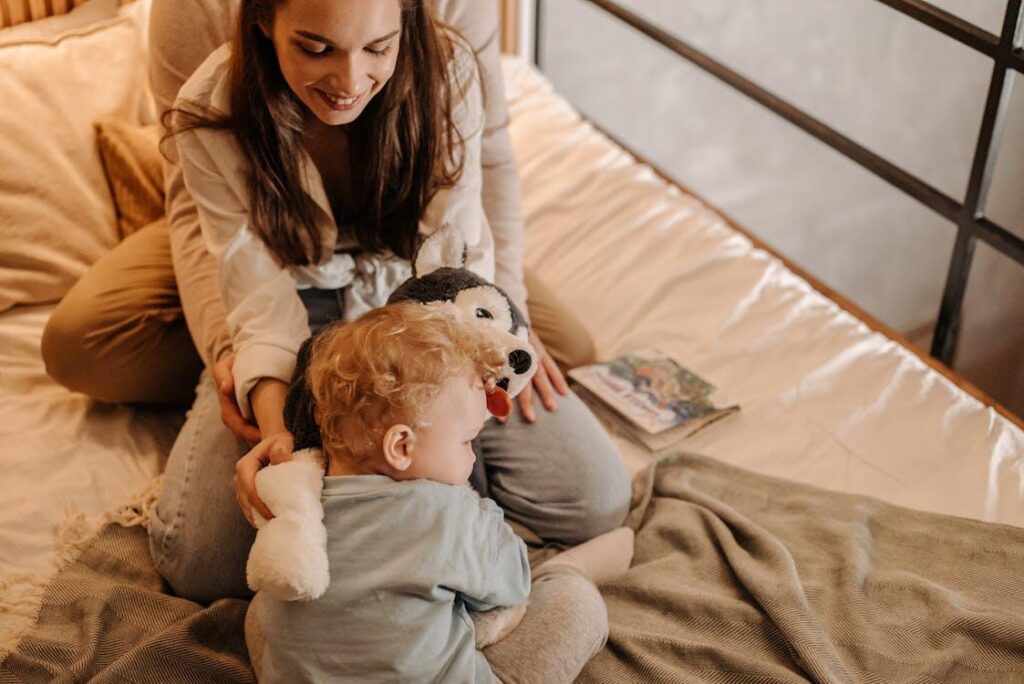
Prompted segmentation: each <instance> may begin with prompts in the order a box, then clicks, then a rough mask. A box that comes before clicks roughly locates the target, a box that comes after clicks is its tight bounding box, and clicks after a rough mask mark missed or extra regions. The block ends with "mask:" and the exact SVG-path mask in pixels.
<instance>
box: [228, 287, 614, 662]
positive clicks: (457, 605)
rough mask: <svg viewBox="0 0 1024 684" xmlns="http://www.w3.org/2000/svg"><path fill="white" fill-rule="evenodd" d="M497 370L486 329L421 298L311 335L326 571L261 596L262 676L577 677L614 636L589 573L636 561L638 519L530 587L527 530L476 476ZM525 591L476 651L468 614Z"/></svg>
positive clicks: (251, 627)
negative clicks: (506, 626) (294, 590)
mask: <svg viewBox="0 0 1024 684" xmlns="http://www.w3.org/2000/svg"><path fill="white" fill-rule="evenodd" d="M501 366H502V359H501V358H500V356H498V353H497V352H496V351H495V350H494V349H493V348H491V347H490V346H489V345H488V341H487V337H486V335H485V334H483V333H481V332H479V331H477V330H476V329H475V328H474V327H472V326H459V325H458V324H456V323H455V322H454V321H453V320H451V319H450V318H449V317H447V316H445V315H443V314H440V313H437V312H435V311H432V310H431V309H429V308H427V307H424V306H423V305H421V304H418V303H407V304H396V305H391V306H387V307H384V308H381V309H377V310H375V311H371V312H370V313H368V314H366V315H365V316H363V317H362V318H360V319H358V320H357V321H354V322H352V323H349V324H346V325H342V326H337V327H335V328H334V329H332V330H331V331H329V332H327V333H325V334H324V335H323V336H322V337H321V338H320V339H319V340H318V341H317V343H316V344H315V346H314V349H313V353H312V356H311V360H310V365H309V371H308V373H309V379H310V385H311V389H312V392H313V395H314V397H315V400H316V405H317V412H316V418H317V422H318V423H319V425H320V428H321V437H322V441H323V448H324V454H325V456H326V458H327V475H326V477H325V479H324V487H323V493H322V503H323V508H324V524H325V525H326V527H327V553H328V558H329V562H330V571H331V572H330V574H331V584H330V586H329V587H328V589H327V592H326V593H325V594H324V595H323V596H322V597H321V598H319V599H317V600H315V601H310V602H285V601H278V600H275V599H272V598H269V597H264V596H262V595H257V597H256V599H254V601H253V604H252V606H251V607H250V615H249V616H247V619H246V630H247V641H248V642H249V643H250V650H251V655H252V658H253V663H254V667H255V668H256V670H257V672H258V673H259V674H260V677H261V680H263V681H281V682H298V681H328V680H337V681H346V682H350V681H351V682H370V681H373V682H376V681H382V682H383V681H388V682H392V681H409V682H432V681H438V682H493V681H495V678H496V677H497V678H500V679H499V680H500V681H505V682H509V681H529V682H548V681H552V682H555V681H566V682H568V681H572V680H573V679H575V677H576V675H578V674H579V672H580V670H582V668H583V666H584V665H585V664H586V662H587V661H588V660H589V659H590V658H591V657H592V656H593V655H594V654H595V653H596V652H597V651H598V650H599V649H600V648H601V647H602V646H603V645H604V642H605V640H606V638H607V614H606V611H605V607H604V603H603V601H602V600H601V597H600V594H598V592H597V590H596V588H595V587H594V584H593V581H599V580H600V579H603V578H604V577H606V576H610V575H614V574H616V573H617V572H622V571H624V570H625V569H626V568H628V566H629V560H630V558H631V556H632V533H631V531H629V530H616V531H613V532H611V533H608V534H607V535H602V536H601V537H598V538H597V539H595V540H591V541H590V542H587V544H584V545H582V546H580V547H576V548H575V549H573V550H571V551H569V552H566V553H564V554H561V555H560V556H556V557H555V558H553V559H551V560H549V561H547V562H546V563H544V564H542V565H541V566H540V567H538V569H537V571H536V573H535V574H534V579H533V588H532V591H531V577H530V567H529V564H528V561H527V556H526V547H525V545H524V544H523V542H522V540H520V539H519V538H518V537H517V536H516V535H515V533H514V532H513V531H512V529H511V528H510V527H509V526H508V525H507V524H506V523H505V521H504V516H503V514H502V511H501V509H499V508H498V507H497V505H496V504H495V503H494V502H493V501H491V500H490V499H482V498H480V497H479V496H478V495H477V494H476V493H475V492H473V490H472V489H470V488H469V487H468V486H466V482H467V480H468V478H469V475H470V473H471V471H472V468H473V464H474V461H475V458H476V457H475V455H474V453H473V449H472V444H471V443H472V441H473V439H474V438H475V437H476V436H477V434H478V433H479V432H480V429H481V428H482V427H483V424H484V421H485V420H486V418H487V399H486V391H487V389H488V388H489V385H490V384H491V383H492V382H493V380H492V379H493V378H494V376H495V375H496V373H497V372H498V370H499V369H500V368H501ZM528 595H529V598H530V603H529V609H528V610H527V611H526V613H525V616H524V617H523V619H522V622H521V623H520V624H519V626H518V627H516V629H515V630H514V631H512V633H511V634H510V635H508V636H507V637H506V638H504V639H503V640H501V641H499V642H498V643H496V644H494V645H493V646H489V647H488V648H486V649H484V650H483V651H479V650H477V648H476V646H475V639H474V627H473V622H472V621H471V619H470V617H469V614H468V611H469V610H472V611H488V610H490V609H493V608H496V607H499V606H515V605H519V604H522V603H523V602H524V601H526V599H527V596H528ZM259 632H262V635H260V634H258V633H259ZM262 638H265V644H261V643H259V642H260V641H261V640H262ZM261 649H262V652H261Z"/></svg>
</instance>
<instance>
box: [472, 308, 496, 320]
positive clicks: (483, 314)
mask: <svg viewBox="0 0 1024 684" xmlns="http://www.w3.org/2000/svg"><path fill="white" fill-rule="evenodd" d="M476 317H477V318H489V319H491V320H493V319H494V316H492V315H491V312H490V311H488V310H487V309H477V310H476Z"/></svg>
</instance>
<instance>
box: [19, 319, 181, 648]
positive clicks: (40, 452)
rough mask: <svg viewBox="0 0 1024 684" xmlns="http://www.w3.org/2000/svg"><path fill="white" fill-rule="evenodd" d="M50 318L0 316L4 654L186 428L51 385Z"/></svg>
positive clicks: (176, 419)
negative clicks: (81, 550) (70, 564)
mask: <svg viewBox="0 0 1024 684" xmlns="http://www.w3.org/2000/svg"><path fill="white" fill-rule="evenodd" d="M52 311H53V305H44V306H35V307H16V308H14V309H12V310H10V311H6V312H4V313H3V314H2V315H0V465H2V469H3V470H2V474H0V501H2V502H3V505H2V506H0V652H2V646H3V644H4V643H6V642H7V641H8V639H10V638H13V637H14V636H15V635H16V634H17V632H18V631H20V630H21V629H23V628H24V627H25V626H26V624H27V623H28V622H29V621H30V619H31V617H32V615H33V614H34V606H35V605H37V604H38V601H39V597H40V596H41V590H42V588H43V586H44V584H45V581H46V580H47V579H48V578H49V577H50V576H51V575H53V573H54V572H56V570H57V568H58V566H59V564H60V563H61V562H62V558H63V557H65V556H66V554H68V553H73V552H74V550H75V543H76V542H79V541H82V540H83V539H86V538H88V537H89V536H90V535H91V534H92V533H94V532H95V531H96V529H98V527H99V526H100V525H101V524H102V522H103V520H104V515H105V514H106V513H107V512H109V511H112V510H114V509H116V508H117V507H119V506H121V505H122V504H124V503H126V502H128V501H131V500H133V499H134V498H135V497H136V495H137V494H138V493H139V492H140V491H141V490H143V489H144V488H145V487H146V486H147V485H148V484H149V483H150V482H151V481H152V480H153V478H154V477H156V475H158V474H159V473H160V471H161V470H162V469H163V464H164V461H165V459H166V454H167V452H168V451H169V450H170V445H171V443H172V442H173V439H174V435H175V434H176V433H177V429H178V425H179V424H180V421H181V414H180V413H179V412H154V411H141V410H136V409H132V408H129V407H125V406H113V405H109V404H101V403H98V402H94V401H91V400H89V399H88V398H86V397H85V396H83V395H80V394H75V393H73V392H69V391H68V390H66V389H64V388H63V387H60V386H58V385H57V384H56V383H54V382H53V381H52V380H51V379H50V378H49V376H47V375H46V371H45V369H44V367H43V363H42V359H41V358H40V356H39V340H40V337H41V336H42V330H43V326H44V325H45V323H46V319H47V318H48V317H49V315H50V313H51V312H52Z"/></svg>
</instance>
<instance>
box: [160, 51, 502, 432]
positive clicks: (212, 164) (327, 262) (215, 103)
mask: <svg viewBox="0 0 1024 684" xmlns="http://www.w3.org/2000/svg"><path fill="white" fill-rule="evenodd" d="M455 45H456V56H455V58H454V59H453V60H452V63H451V64H450V65H449V74H450V78H452V79H453V81H454V82H456V83H459V84H466V85H465V96H464V97H463V98H462V99H461V100H460V101H459V102H456V103H454V106H453V111H452V119H453V122H454V123H455V125H456V127H457V128H458V130H459V132H460V135H461V137H462V138H463V141H464V146H465V147H464V155H463V161H464V167H463V172H462V176H461V178H460V180H459V182H458V184H457V185H455V186H454V187H452V188H447V189H443V190H441V191H439V192H438V193H437V195H436V196H435V197H434V199H433V200H432V201H431V202H430V204H429V205H428V206H427V207H426V210H425V213H424V216H423V217H422V219H421V221H420V233H421V234H425V235H429V234H431V233H433V232H434V231H436V230H438V229H439V228H440V227H441V226H442V225H444V224H451V225H454V226H456V227H457V228H458V229H459V230H460V231H462V233H463V236H464V237H465V240H466V245H467V258H466V268H468V269H470V270H472V271H474V272H476V273H477V274H478V275H480V276H481V277H482V278H484V279H485V280H488V281H492V280H493V279H494V243H493V238H492V236H491V231H490V226H489V225H488V223H487V220H486V216H485V214H484V211H483V205H482V199H481V194H480V193H481V182H482V181H481V157H480V145H481V140H480V139H481V135H482V131H483V116H484V114H483V100H482V94H481V90H480V83H479V76H478V74H477V70H476V61H475V58H474V57H473V55H471V54H469V53H468V50H466V49H461V50H460V49H459V43H458V42H456V43H455ZM231 49H232V45H231V44H230V43H227V44H225V45H223V46H221V47H220V48H218V49H217V50H215V51H214V52H213V53H212V54H211V55H210V56H209V57H208V58H207V59H206V61H205V62H203V64H202V65H200V67H199V68H198V69H197V70H196V72H195V73H194V74H193V75H192V76H191V77H190V78H189V80H188V81H187V82H186V83H185V85H184V86H182V88H181V91H180V92H179V94H178V100H177V101H176V103H175V106H176V107H177V108H179V109H181V110H184V111H194V110H198V111H214V112H221V113H225V114H229V113H230V102H229V100H228V90H227V87H228V86H227V83H228V76H229V74H228V65H229V59H230V57H231ZM175 144H176V146H177V154H178V162H179V164H180V165H181V169H182V173H183V174H184V180H185V185H186V187H187V189H188V192H189V194H190V196H191V198H192V199H193V200H194V201H195V203H196V207H197V210H198V213H199V218H200V225H201V226H202V235H203V239H204V242H205V244H206V247H207V249H208V251H209V252H210V253H211V254H212V255H213V256H214V258H215V259H216V260H217V264H218V271H219V272H218V281H219V283H220V293H221V300H222V301H223V304H224V307H225V311H226V313H227V319H226V321H227V325H228V331H229V333H230V335H231V342H232V348H233V349H234V352H235V362H234V365H233V366H232V372H233V373H234V376H235V396H236V399H237V401H238V405H239V406H240V407H241V409H242V413H243V415H245V416H247V417H248V416H250V415H251V408H250V406H249V394H250V391H251V390H252V389H253V387H254V386H255V385H256V383H257V382H258V381H259V380H260V379H261V378H265V377H271V378H277V379H278V380H281V381H282V382H289V381H290V380H291V377H292V374H293V373H294V370H295V358H296V355H297V354H298V350H299V346H300V345H301V344H302V342H303V341H304V340H305V339H306V338H307V337H309V334H310V331H309V328H308V326H306V325H305V320H304V319H305V315H304V310H303V307H302V302H301V301H300V299H299V297H298V294H297V292H296V290H297V289H299V288H307V287H315V288H322V289H337V288H342V287H347V288H348V289H347V290H346V299H347V301H346V307H345V315H346V317H348V318H349V320H351V319H354V318H356V317H358V316H360V315H362V314H363V313H365V312H366V311H369V310H370V309H372V308H376V307H378V306H381V305H383V304H384V303H385V302H386V301H387V298H388V296H389V295H390V294H391V292H392V291H394V290H395V289H396V288H397V287H398V285H399V284H401V283H402V282H403V281H404V280H406V279H407V278H408V277H409V275H410V273H411V269H410V266H409V263H408V261H407V260H405V259H401V258H397V257H395V256H394V255H392V254H390V253H387V252H382V253H373V254H371V253H356V254H353V253H350V252H349V251H348V250H350V249H351V248H356V247H358V245H357V244H356V243H355V242H354V241H353V240H351V239H349V238H346V237H345V235H344V229H343V227H342V226H339V225H338V224H337V222H336V218H335V217H334V215H333V212H332V209H331V205H330V202H329V200H328V198H327V194H326V192H325V190H324V186H323V182H322V181H321V178H320V173H319V171H318V170H317V168H316V166H315V165H314V164H313V161H312V158H311V157H310V156H309V155H308V154H303V156H302V159H301V161H300V167H301V168H300V175H301V183H302V186H303V188H304V189H305V191H306V192H307V193H308V194H309V196H310V197H311V198H312V199H313V201H314V202H315V203H316V205H317V207H318V209H319V211H318V212H317V216H318V226H317V227H318V230H319V235H320V237H321V241H322V247H323V252H324V255H325V256H324V259H323V260H322V261H321V262H320V263H319V264H315V265H309V266H295V265H289V266H285V265H282V264H281V262H280V260H279V259H278V257H277V256H276V255H275V254H274V253H273V252H272V251H271V250H270V248H269V247H267V245H266V244H265V243H264V242H263V241H262V239H260V238H259V236H258V235H257V234H256V232H255V231H254V230H253V228H252V225H251V215H250V207H249V179H248V173H247V171H246V165H247V161H246V159H245V157H244V155H243V154H242V152H241V150H240V149H239V148H238V144H237V141H236V140H235V139H234V137H233V136H232V134H231V133H230V132H229V131H223V130H214V129H208V128H192V129H188V130H185V131H182V132H180V133H178V134H177V135H176V136H175ZM339 250H343V251H339Z"/></svg>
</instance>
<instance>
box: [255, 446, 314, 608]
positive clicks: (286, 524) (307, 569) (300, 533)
mask: <svg viewBox="0 0 1024 684" xmlns="http://www.w3.org/2000/svg"><path fill="white" fill-rule="evenodd" d="M323 475H324V468H323V460H322V455H321V453H320V450H319V449H302V450H300V451H296V452H295V454H294V458H293V459H292V460H291V461H289V462H287V463H281V464H279V465H272V466H267V467H266V468H264V469H263V470H261V471H260V472H259V473H257V474H256V492H257V493H258V494H259V497H260V498H261V499H262V500H263V502H264V503H265V504H267V507H268V508H270V510H271V511H273V512H274V518H273V519H271V520H266V519H264V518H263V517H262V516H260V515H259V513H255V514H254V515H255V517H256V528H257V532H256V541H255V542H254V543H253V545H252V549H251V550H250V551H249V561H248V563H247V564H246V568H245V575H246V581H247V582H248V583H249V588H250V589H252V590H253V591H265V592H267V593H268V594H269V595H270V596H273V597H274V598H277V599H280V600H282V601H299V600H305V601H308V600H311V599H315V598H319V597H320V596H322V595H323V593H324V592H325V591H326V590H327V585H328V584H330V581H331V578H330V572H329V567H328V562H327V530H326V529H325V528H324V523H323V520H324V509H323V505H322V504H321V503H320V493H321V491H322V490H323Z"/></svg>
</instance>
